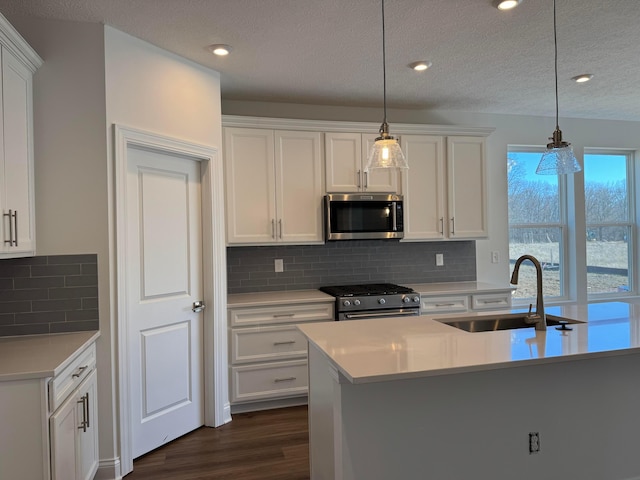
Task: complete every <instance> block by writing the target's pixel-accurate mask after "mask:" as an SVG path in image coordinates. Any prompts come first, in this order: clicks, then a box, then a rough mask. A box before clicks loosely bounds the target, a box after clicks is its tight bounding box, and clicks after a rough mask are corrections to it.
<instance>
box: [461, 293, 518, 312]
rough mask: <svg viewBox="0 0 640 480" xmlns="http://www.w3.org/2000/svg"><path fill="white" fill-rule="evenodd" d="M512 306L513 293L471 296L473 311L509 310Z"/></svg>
mask: <svg viewBox="0 0 640 480" xmlns="http://www.w3.org/2000/svg"><path fill="white" fill-rule="evenodd" d="M510 306H511V292H500V293H482V294H477V295H472V296H471V308H472V309H473V310H487V309H499V308H509V307H510Z"/></svg>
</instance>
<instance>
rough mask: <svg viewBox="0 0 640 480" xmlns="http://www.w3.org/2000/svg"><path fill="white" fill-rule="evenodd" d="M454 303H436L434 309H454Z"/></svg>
mask: <svg viewBox="0 0 640 480" xmlns="http://www.w3.org/2000/svg"><path fill="white" fill-rule="evenodd" d="M455 305H456V304H455V303H436V307H455Z"/></svg>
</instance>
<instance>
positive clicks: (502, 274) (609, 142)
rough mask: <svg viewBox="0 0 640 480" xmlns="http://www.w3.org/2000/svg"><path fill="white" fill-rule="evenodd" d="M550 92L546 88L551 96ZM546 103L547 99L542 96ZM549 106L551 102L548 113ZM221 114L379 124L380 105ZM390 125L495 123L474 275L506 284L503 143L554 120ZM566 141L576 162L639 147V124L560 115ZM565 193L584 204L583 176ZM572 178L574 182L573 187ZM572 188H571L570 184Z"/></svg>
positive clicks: (462, 119) (540, 131)
mask: <svg viewBox="0 0 640 480" xmlns="http://www.w3.org/2000/svg"><path fill="white" fill-rule="evenodd" d="M552 93H553V92H550V95H552ZM544 100H548V101H552V100H553V98H552V97H551V100H549V99H544ZM552 108H553V105H552V103H550V113H551V114H553V111H552ZM222 110H223V113H224V114H225V115H251V116H258V117H276V118H302V119H312V120H338V121H363V122H380V121H381V120H382V118H381V114H382V112H381V110H380V108H354V107H339V106H330V105H294V104H276V103H268V102H243V101H223V102H222ZM387 118H388V121H389V126H390V127H389V128H390V130H391V133H392V134H393V123H394V122H397V123H423V124H437V125H467V126H482V127H493V128H495V131H494V132H493V133H492V134H491V135H490V136H489V137H488V140H487V157H488V164H487V178H488V182H489V185H488V189H487V191H488V195H489V198H488V202H489V203H488V217H489V239H487V240H479V241H477V242H476V265H477V276H478V280H480V281H488V282H499V283H505V282H508V280H509V265H508V262H507V259H508V258H509V240H508V216H507V181H506V178H507V165H506V156H507V145H528V146H544V145H546V143H547V142H548V137H550V136H551V134H552V133H553V130H554V129H555V118H546V117H532V116H526V115H492V114H479V113H471V112H446V111H425V110H394V109H389V111H388V115H387ZM560 127H561V129H562V132H563V136H564V139H565V140H566V141H568V142H571V144H572V145H573V147H574V151H575V153H576V156H577V157H578V159H579V160H581V159H582V154H583V151H584V148H586V147H592V148H595V147H601V148H608V147H610V148H625V149H632V150H637V149H640V122H615V121H606V120H581V119H564V118H561V119H560ZM568 179H569V182H568V183H569V192H570V194H571V193H572V192H574V193H573V194H574V196H575V199H576V204H577V205H578V206H580V205H582V204H583V203H584V199H583V198H582V195H581V194H580V192H581V191H582V190H583V188H582V187H583V183H582V182H583V176H582V174H581V173H580V174H577V175H575V176H569V177H568ZM574 182H575V185H574ZM574 186H575V188H573V187H574ZM569 219H570V224H571V225H576V224H577V225H584V213H583V212H581V211H580V210H579V209H578V211H570V212H569ZM570 235H578V236H579V235H584V229H583V228H578V229H577V230H576V229H575V228H574V229H572V230H571V231H570ZM576 245H577V248H576V249H575V250H574V249H571V251H570V252H569V253H570V261H571V262H572V264H571V267H572V268H574V269H576V270H577V275H578V276H586V267H585V265H584V262H583V261H582V263H581V260H580V258H581V257H584V255H585V251H584V250H585V248H586V247H585V246H584V242H576ZM491 251H498V253H499V256H500V263H498V264H492V263H491ZM569 293H570V295H571V297H572V298H573V299H576V300H579V301H586V288H585V289H581V290H579V289H577V288H576V285H575V284H574V283H572V284H571V285H570V292H569Z"/></svg>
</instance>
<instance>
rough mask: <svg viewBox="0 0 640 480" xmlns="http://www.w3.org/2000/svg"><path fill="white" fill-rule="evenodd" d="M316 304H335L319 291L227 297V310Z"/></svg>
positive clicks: (276, 292)
mask: <svg viewBox="0 0 640 480" xmlns="http://www.w3.org/2000/svg"><path fill="white" fill-rule="evenodd" d="M316 302H329V303H331V302H335V297H333V296H331V295H328V294H326V293H323V292H321V291H320V290H278V291H275V292H252V293H231V294H229V295H227V307H228V308H233V307H253V306H265V305H275V304H281V303H288V304H295V303H316Z"/></svg>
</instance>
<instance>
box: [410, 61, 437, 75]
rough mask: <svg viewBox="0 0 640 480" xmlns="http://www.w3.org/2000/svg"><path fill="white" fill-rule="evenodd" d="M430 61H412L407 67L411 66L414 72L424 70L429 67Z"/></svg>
mask: <svg viewBox="0 0 640 480" xmlns="http://www.w3.org/2000/svg"><path fill="white" fill-rule="evenodd" d="M431 65H432V63H431V62H428V61H425V60H422V61H420V62H413V63H410V64H409V68H413V69H414V70H415V71H416V72H424V71H425V70H426V69H427V68H429V67H431Z"/></svg>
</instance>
